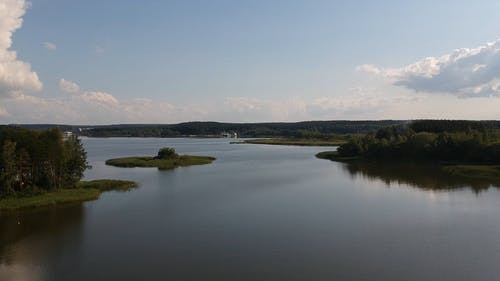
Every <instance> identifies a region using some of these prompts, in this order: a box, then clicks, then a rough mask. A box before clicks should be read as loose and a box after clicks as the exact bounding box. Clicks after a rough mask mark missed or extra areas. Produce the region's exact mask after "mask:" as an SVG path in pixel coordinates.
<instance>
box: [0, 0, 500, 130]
mask: <svg viewBox="0 0 500 281" xmlns="http://www.w3.org/2000/svg"><path fill="white" fill-rule="evenodd" d="M499 12H500V2H499V1H498V0H496V1H489V0H482V1H446V0H443V1H436V0H433V1H428V0H421V1H411V2H410V1H388V0H387V1H383V0H381V1H334V0H331V1H321V0H309V1H306V0H304V1H294V0H287V1H285V0H283V1H282V0H275V1H273V0H251V1H250V0H248V1H246V0H240V1H229V0H211V1H206V0H198V1H194V0H180V1H159V0H158V1H150V0H143V1H130V0H120V1H118V0H116V1H115V0H109V1H97V0H86V1H75V0H33V1H31V2H28V1H24V0H0V124H10V123H64V124H117V123H177V122H184V121H208V120H210V121H225V122H265V121H301V120H367V119H375V120H381V119H421V118H439V119H444V118H446V119H500V29H499V27H500V17H498V13H499Z"/></svg>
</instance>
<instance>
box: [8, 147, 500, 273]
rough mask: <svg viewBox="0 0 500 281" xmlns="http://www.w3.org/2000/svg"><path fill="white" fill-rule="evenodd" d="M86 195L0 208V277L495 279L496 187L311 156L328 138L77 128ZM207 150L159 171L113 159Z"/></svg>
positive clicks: (499, 257)
mask: <svg viewBox="0 0 500 281" xmlns="http://www.w3.org/2000/svg"><path fill="white" fill-rule="evenodd" d="M84 144H85V147H86V149H87V151H88V157H89V161H90V162H91V165H92V166H93V169H92V170H89V171H88V172H87V173H86V178H87V179H97V178H116V179H129V180H134V181H137V182H139V183H140V185H141V186H140V188H138V189H136V190H133V191H130V192H125V193H123V192H108V193H104V194H103V195H102V196H101V198H100V199H99V200H97V201H92V202H87V203H84V204H78V205H75V206H71V207H64V208H50V209H45V210H42V211H36V212H35V211H23V212H18V213H11V214H1V215H0V280H2V281H9V280H26V281H31V280H72V281H78V280H138V279H143V280H179V281H182V280H232V281H233V280H353V281H354V280H356V281H360V280H398V281H400V280H416V281H417V280H418V281H421V280H453V281H457V280H475V281H480V280H488V281H489V280H498V278H499V277H498V276H499V271H500V270H499V268H498V265H499V264H500V192H499V190H498V189H497V188H495V187H489V184H488V183H476V182H462V181H461V180H459V179H451V178H448V177H446V176H444V175H441V174H439V173H437V172H435V171H432V170H421V169H419V167H416V166H412V165H409V164H408V165H394V166H392V167H391V166H389V167H381V166H377V165H375V166H374V165H371V166H370V165H368V166H363V165H346V164H342V163H335V162H330V161H325V160H320V159H316V158H315V157H314V154H315V153H317V152H319V151H323V150H327V149H328V148H307V147H286V146H267V145H230V144H229V141H228V140H226V139H114V138H110V139H85V140H84ZM163 146H174V147H175V148H176V149H177V150H178V152H181V153H188V154H197V155H211V156H215V157H217V161H215V162H214V163H213V164H211V165H204V166H193V167H186V168H179V169H176V170H171V171H158V170H156V169H144V168H143V169H140V168H137V169H136V168H132V169H130V168H128V169H124V168H114V167H108V166H105V165H104V160H106V159H108V158H112V157H120V156H134V155H152V154H155V153H156V151H157V150H158V148H160V147H163Z"/></svg>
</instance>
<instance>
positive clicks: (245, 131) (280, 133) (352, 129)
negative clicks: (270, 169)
mask: <svg viewBox="0 0 500 281" xmlns="http://www.w3.org/2000/svg"><path fill="white" fill-rule="evenodd" d="M427 121H429V120H419V121H416V123H418V124H419V126H420V127H428V126H430V125H429V124H432V125H434V124H436V123H434V122H433V121H431V122H432V123H428V122H427ZM437 121H440V122H439V123H437V124H439V127H441V128H434V129H435V130H440V129H442V127H448V126H452V125H453V126H455V125H456V124H460V125H463V124H465V125H466V126H470V124H473V125H474V126H477V124H485V125H487V126H488V127H490V128H496V129H500V121H463V122H462V121H461V122H459V123H457V121H452V123H450V121H447V120H437ZM419 122H420V123H419ZM411 123H415V122H414V121H410V120H379V121H370V120H367V121H347V120H338V121H303V122H271V123H221V122H185V123H179V124H119V125H78V126H76V125H60V124H16V125H11V126H19V127H23V128H30V129H34V130H45V129H49V128H54V127H58V128H60V129H61V130H63V131H72V132H73V133H76V134H78V135H82V136H88V137H185V136H207V137H217V136H221V135H222V134H223V133H237V134H238V136H239V137H249V138H256V137H314V136H318V135H325V134H365V133H370V132H375V131H377V130H378V129H380V128H383V127H387V126H407V125H409V124H411ZM414 127H415V128H414V129H417V130H418V129H419V127H418V126H414Z"/></svg>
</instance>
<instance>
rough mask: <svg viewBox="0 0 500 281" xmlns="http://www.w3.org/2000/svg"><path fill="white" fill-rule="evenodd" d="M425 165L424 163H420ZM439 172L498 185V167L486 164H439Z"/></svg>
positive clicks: (330, 155)
mask: <svg viewBox="0 0 500 281" xmlns="http://www.w3.org/2000/svg"><path fill="white" fill-rule="evenodd" d="M316 157H317V158H320V159H325V160H331V161H337V162H353V161H371V162H374V160H371V159H370V160H366V159H363V158H361V157H358V156H353V157H341V156H339V153H338V152H337V151H323V152H320V153H318V154H316ZM421 163H422V165H425V162H421ZM439 166H440V168H441V170H442V171H443V172H445V173H447V174H449V175H451V176H456V177H461V178H468V179H479V180H489V181H492V182H496V183H500V165H487V164H470V163H441V164H439Z"/></svg>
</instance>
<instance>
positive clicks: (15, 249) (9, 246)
mask: <svg viewBox="0 0 500 281" xmlns="http://www.w3.org/2000/svg"><path fill="white" fill-rule="evenodd" d="M83 218H84V208H83V206H82V205H75V206H69V207H65V208H60V207H54V208H45V209H42V210H31V211H30V210H28V211H26V210H23V211H16V212H9V213H5V214H2V215H0V230H1V231H0V264H4V265H9V264H12V263H16V262H18V261H19V259H20V258H21V259H22V258H23V257H20V255H22V251H20V249H19V248H23V244H26V245H29V247H30V248H29V250H28V253H27V254H28V255H30V256H38V254H41V255H43V253H37V250H39V249H37V247H38V248H40V247H51V243H54V244H57V243H62V241H63V240H64V238H63V237H64V235H65V232H66V231H68V229H73V230H74V227H73V228H72V227H71V226H75V225H76V226H77V229H76V231H75V233H74V234H75V235H77V236H78V233H79V232H80V230H81V227H80V226H81V223H82V221H83ZM31 238H33V240H34V241H25V240H30V239H31ZM46 238H47V239H46ZM77 239H78V237H77ZM47 242H48V244H47ZM59 246H60V245H59ZM42 252H43V251H42ZM38 258H40V257H38ZM34 259H36V257H34Z"/></svg>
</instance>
